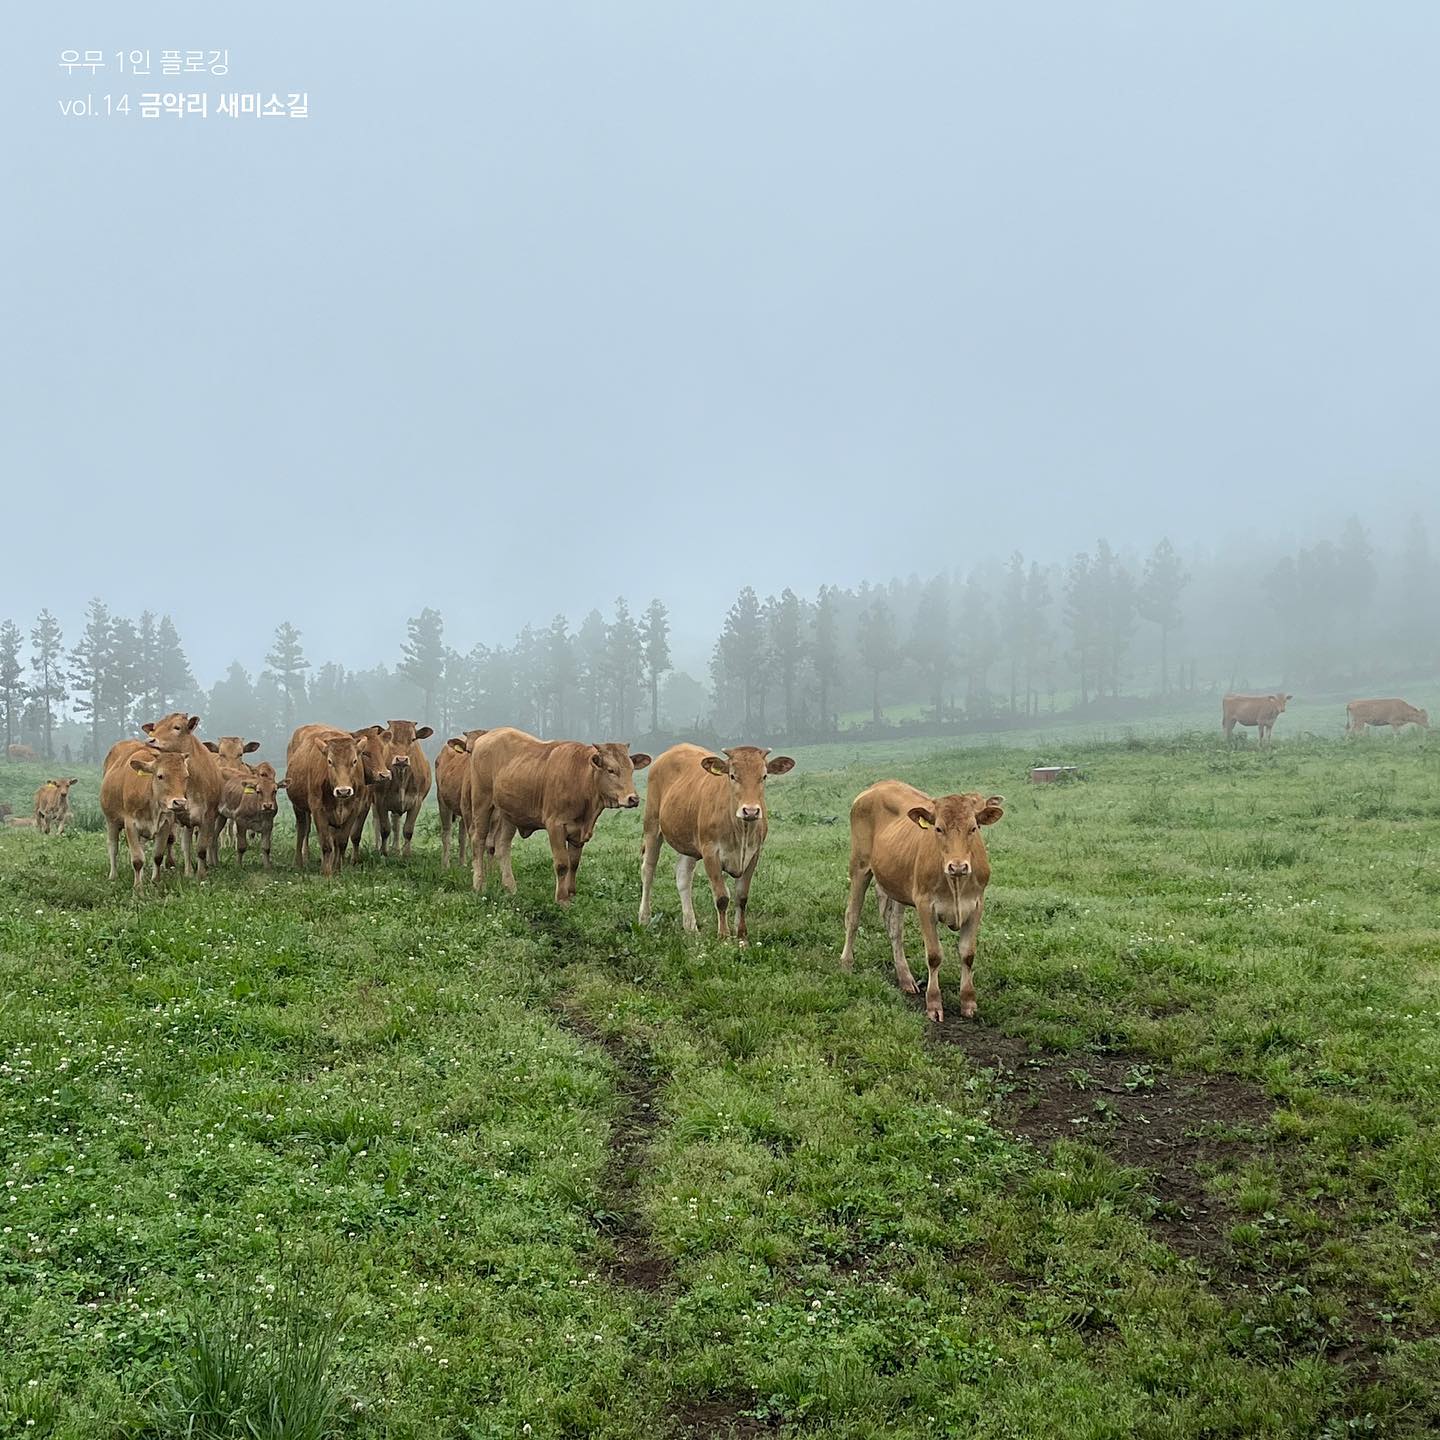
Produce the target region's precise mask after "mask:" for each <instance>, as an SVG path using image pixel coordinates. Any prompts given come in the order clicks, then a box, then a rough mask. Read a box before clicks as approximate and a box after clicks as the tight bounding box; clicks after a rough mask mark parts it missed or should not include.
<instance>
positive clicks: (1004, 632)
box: [1000, 550, 1030, 715]
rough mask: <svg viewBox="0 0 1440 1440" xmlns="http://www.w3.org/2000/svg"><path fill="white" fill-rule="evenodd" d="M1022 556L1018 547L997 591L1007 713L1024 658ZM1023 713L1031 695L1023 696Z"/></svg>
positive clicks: (1012, 710) (1014, 709)
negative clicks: (1007, 675)
mask: <svg viewBox="0 0 1440 1440" xmlns="http://www.w3.org/2000/svg"><path fill="white" fill-rule="evenodd" d="M1028 618H1029V617H1028V615H1027V614H1026V606H1025V557H1024V556H1023V555H1022V554H1021V553H1020V552H1019V551H1018V550H1017V551H1015V553H1014V554H1013V555H1011V557H1010V561H1009V564H1007V565H1006V567H1005V585H1004V588H1003V589H1002V590H1001V592H1000V635H1001V638H1002V639H1003V640H1004V643H1005V655H1006V658H1007V659H1008V660H1009V662H1010V666H1009V668H1010V713H1011V714H1012V715H1014V714H1016V713H1017V705H1018V700H1019V690H1020V674H1021V670H1022V668H1023V666H1024V665H1025V660H1026V653H1025V652H1026V643H1025V642H1026V633H1025V632H1026V622H1027V620H1028ZM1025 713H1026V714H1027V715H1028V714H1029V713H1030V696H1029V692H1028V687H1027V692H1026V696H1025Z"/></svg>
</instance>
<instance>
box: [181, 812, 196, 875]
mask: <svg viewBox="0 0 1440 1440" xmlns="http://www.w3.org/2000/svg"><path fill="white" fill-rule="evenodd" d="M180 858H181V859H182V860H183V861H184V862H185V878H186V879H187V880H188V879H189V878H190V873H191V871H192V870H193V869H194V866H195V830H194V827H193V826H191V825H186V824H183V823H182V824H181V826H180Z"/></svg>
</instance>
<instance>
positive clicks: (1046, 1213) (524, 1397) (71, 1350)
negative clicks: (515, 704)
mask: <svg viewBox="0 0 1440 1440" xmlns="http://www.w3.org/2000/svg"><path fill="white" fill-rule="evenodd" d="M1298 728H1299V727H1298V726H1297V729H1298ZM1034 742H1035V737H1033V736H1031V737H1023V738H1022V739H1021V741H1020V744H1021V745H1022V746H1024V745H1029V746H1031V747H1032V748H1037V747H1035V743H1034ZM1038 748H1040V749H1043V750H1044V751H1045V752H1046V755H1047V756H1049V757H1050V758H1063V759H1065V760H1068V761H1071V762H1073V763H1077V764H1079V765H1080V766H1081V767H1082V770H1083V773H1084V778H1083V780H1081V781H1080V782H1078V783H1074V784H1069V785H1063V786H1049V787H1038V786H1029V785H1027V784H1026V783H1025V773H1026V767H1027V765H1028V763H1029V762H1030V760H1031V759H1032V758H1044V757H1042V756H1040V755H1039V754H1036V755H1035V756H1033V757H1032V755H1031V754H1029V753H1027V750H1026V749H1024V748H1013V747H1012V748H1001V747H968V748H965V749H964V750H959V749H954V748H951V749H948V750H944V751H938V752H937V749H936V746H935V742H929V743H928V744H927V743H926V742H910V743H907V744H905V745H903V746H894V747H874V748H872V749H870V750H865V749H861V748H857V747H855V746H848V747H847V746H832V747H826V748H825V749H824V750H816V751H810V752H802V753H801V755H800V760H801V765H800V768H799V769H798V770H797V772H796V773H795V774H793V775H791V776H788V777H786V778H785V779H783V780H780V781H776V782H773V783H772V786H771V803H772V829H771V838H770V842H769V847H768V849H767V851H766V854H765V857H764V859H763V860H762V862H761V870H760V874H759V877H758V878H757V881H756V884H755V889H754V893H753V896H752V904H751V932H752V944H751V946H750V948H749V949H748V950H746V951H743V952H741V951H738V950H736V949H734V948H732V947H731V946H729V945H727V944H722V943H720V942H718V941H716V940H715V939H714V938H713V937H712V934H711V932H710V926H711V924H712V922H713V914H712V911H711V909H710V904H709V900H708V894H706V893H705V887H704V886H703V884H702V885H700V886H697V908H698V911H699V914H700V918H701V926H702V934H701V935H700V936H699V937H687V936H684V935H683V934H682V933H681V932H680V930H679V926H678V905H677V903H676V900H675V895H674V888H673V883H672V881H671V874H672V872H671V869H670V868H669V867H668V865H664V866H662V869H661V872H660V876H659V878H658V880H657V887H656V897H657V902H658V905H659V912H660V913H659V914H658V915H657V917H656V919H655V921H654V922H653V923H652V924H651V925H650V926H649V927H648V928H647V929H645V930H643V931H642V930H640V929H639V928H637V927H636V925H635V924H634V915H635V909H636V904H637V901H638V875H637V871H638V864H637V861H638V851H639V817H638V816H636V815H631V814H614V815H609V816H606V817H605V818H604V819H603V820H602V822H601V825H600V829H599V834H598V836H597V839H596V841H595V843H594V844H593V845H592V846H591V847H590V849H589V850H588V851H587V853H586V861H585V866H584V868H583V869H582V871H581V875H580V893H579V898H578V900H577V902H576V904H575V906H574V907H573V909H572V910H571V911H570V912H568V913H565V914H561V913H558V912H557V911H556V910H555V909H554V907H553V906H552V905H551V903H550V900H549V896H550V893H551V888H552V883H553V882H552V875H551V871H550V864H549V856H548V852H547V850H546V848H545V847H544V845H543V842H542V841H541V840H540V839H534V840H531V841H530V842H529V843H528V844H526V845H523V846H517V865H516V869H517V874H518V876H519V880H520V893H519V895H518V897H516V898H514V899H511V898H510V897H506V896H503V895H502V894H501V893H500V892H499V890H498V887H497V888H495V889H494V890H493V891H492V893H491V894H490V895H488V896H487V897H485V898H483V899H482V898H478V897H476V896H475V895H473V894H472V893H471V891H470V889H469V877H468V874H467V873H464V872H461V871H458V870H456V871H452V872H451V873H450V874H448V875H442V874H441V872H440V871H439V868H438V844H437V841H436V838H435V816H434V811H433V808H432V809H429V810H427V812H426V817H425V820H424V822H423V827H422V832H421V836H420V841H421V843H420V848H419V850H418V852H417V854H416V856H415V857H414V858H413V859H412V860H411V861H410V862H408V863H396V862H393V861H392V862H387V863H380V862H377V861H376V860H375V859H373V857H372V858H370V859H369V860H368V861H367V863H366V864H365V865H364V867H363V868H362V869H361V870H360V871H358V872H354V871H352V872H347V873H346V874H345V875H344V876H343V877H342V879H341V880H340V881H339V882H337V883H334V884H329V883H326V882H323V881H322V880H321V879H320V878H319V877H318V875H316V874H315V873H314V872H313V871H312V873H311V874H309V875H306V876H297V875H295V874H294V873H293V871H292V870H291V869H290V866H289V851H288V848H287V846H286V845H285V843H284V842H283V841H282V840H281V839H280V836H279V835H278V834H277V857H283V862H282V864H281V865H280V866H279V868H277V870H276V871H275V872H274V874H273V875H270V876H266V875H264V874H263V873H262V872H261V871H260V870H259V868H258V866H257V867H256V868H254V869H253V870H247V873H245V874H244V875H238V874H236V873H235V870H234V867H233V863H232V862H230V861H229V860H227V862H226V864H225V865H224V867H223V868H222V869H221V871H220V872H219V873H218V874H217V875H215V876H214V877H213V878H212V879H211V880H210V881H208V882H206V883H205V884H203V885H202V884H198V883H195V882H189V883H185V882H179V881H170V882H168V883H165V884H162V886H161V887H160V889H159V890H156V891H152V892H149V893H147V896H146V898H145V899H144V900H143V901H142V902H141V903H139V904H136V903H134V902H132V900H131V898H130V893H129V881H128V877H123V876H122V878H121V879H120V880H119V881H117V882H115V883H113V884H111V883H109V882H107V881H106V879H105V876H104V837H103V834H101V833H98V832H97V831H96V830H95V829H77V830H76V832H75V833H72V834H70V835H67V836H65V837H63V838H61V839H58V840H57V839H47V838H45V837H43V836H40V835H37V834H34V833H29V832H25V831H0V1171H3V1191H4V1193H3V1199H0V1212H3V1213H0V1232H3V1233H0V1281H3V1283H0V1431H4V1430H6V1429H7V1427H8V1429H11V1430H14V1431H16V1432H17V1433H24V1434H28V1435H61V1436H86V1437H90V1436H94V1437H102V1436H104V1437H109V1436H117V1435H134V1436H140V1435H151V1436H157V1437H158V1436H170V1435H182V1434H191V1435H197V1436H208V1435H236V1436H240V1435H249V1436H273V1437H279V1436H282V1435H283V1436H294V1437H302V1436H320V1435H324V1434H327V1433H340V1434H354V1435H360V1436H377V1437H378V1436H386V1437H410V1436H414V1437H422V1436H426V1437H429V1436H451V1435H453V1436H467V1437H482V1436H483V1437H489V1436H495V1437H500V1436H505V1437H510V1436H523V1435H530V1436H535V1437H552V1436H576V1437H579V1436H614V1437H622V1436H624V1437H641V1436H644V1437H650V1436H665V1435H677V1436H678V1435H684V1434H687V1433H688V1434H695V1435H726V1434H731V1433H734V1434H737V1435H755V1434H761V1433H770V1432H772V1431H773V1432H775V1433H781V1432H783V1433H789V1434H794V1435H816V1436H819V1435H825V1436H837V1437H839V1436H847V1437H857V1440H858V1437H876V1440H878V1437H881V1436H884V1437H910V1436H914V1437H921V1436H966V1437H969V1436H981V1437H1001V1436H1007V1437H1029V1436H1042V1435H1064V1436H1066V1437H1074V1440H1089V1437H1097V1440H1098V1437H1116V1440H1119V1437H1136V1436H1140V1437H1154V1440H1185V1437H1197V1440H1198V1437H1221V1436H1233V1437H1237V1440H1239V1437H1257V1436H1295V1437H1299V1436H1325V1437H1340V1436H1351V1435H1404V1436H1421V1435H1429V1434H1433V1433H1435V1431H1436V1430H1437V1428H1440V1339H1437V1334H1440V1282H1437V1279H1436V1271H1435V1265H1434V1257H1435V1254H1436V1247H1437V1245H1440V1237H1437V1214H1436V1201H1437V1195H1440V1130H1437V1122H1440V1070H1437V1065H1440V1038H1437V1025H1440V930H1437V912H1440V742H1434V741H1428V740H1426V739H1424V738H1421V737H1418V736H1412V737H1408V738H1406V739H1403V740H1401V741H1400V742H1398V743H1396V742H1393V741H1391V740H1390V739H1389V737H1384V738H1376V739H1373V740H1370V741H1368V742H1365V743H1361V744H1346V743H1344V742H1342V741H1339V740H1318V739H1292V740H1283V741H1281V743H1277V744H1276V745H1275V746H1274V747H1273V748H1270V749H1265V750H1262V749H1260V748H1259V747H1257V746H1255V745H1253V744H1251V745H1244V746H1238V747H1236V748H1234V749H1227V748H1226V747H1225V746H1224V745H1223V743H1222V742H1221V741H1220V739H1219V737H1218V735H1206V736H1203V737H1199V736H1196V737H1189V738H1177V739H1170V740H1162V739H1139V738H1137V739H1134V740H1132V741H1130V742H1129V743H1112V744H1105V745H1102V744H1094V743H1078V742H1074V741H1073V740H1072V741H1071V742H1069V743H1068V744H1067V745H1066V746H1065V753H1064V754H1063V755H1059V756H1057V755H1051V751H1052V748H1053V747H1052V746H1050V745H1048V744H1047V745H1044V746H1042V747H1038ZM887 773H889V774H898V775H900V776H902V777H903V778H906V779H908V780H911V781H913V782H914V783H917V784H919V785H921V786H922V787H925V788H928V789H931V790H932V791H936V792H943V791H945V790H948V789H954V788H967V789H968V788H975V789H983V790H985V791H987V792H988V791H998V792H1000V793H1003V794H1005V795H1006V796H1008V797H1009V799H1008V803H1007V807H1006V808H1007V813H1006V816H1005V818H1004V819H1003V820H1002V821H1001V823H1000V824H999V825H998V826H996V827H995V828H994V829H993V830H992V831H991V832H989V837H988V838H989V841H990V851H991V859H992V865H993V870H994V878H993V881H992V884H991V889H990V903H989V907H988V912H987V917H986V921H985V928H984V931H983V933H982V936H981V942H980V955H979V961H978V964H977V967H976V984H977V988H978V991H979V1000H980V1012H981V1019H980V1021H979V1022H978V1023H973V1022H970V1023H967V1022H961V1021H960V1020H958V1019H950V1020H947V1021H946V1023H945V1025H944V1026H943V1027H933V1026H930V1027H927V1025H926V1023H925V1021H924V1019H923V1016H922V1015H921V1013H920V1012H919V1010H918V1008H917V1006H916V1005H915V1003H913V1002H909V1001H906V1000H904V999H903V998H902V997H901V996H900V995H899V994H898V993H897V992H896V990H895V988H894V983H893V972H892V970H891V966H890V963H889V950H888V943H887V942H886V940H885V938H884V935H883V931H882V930H881V928H880V925H879V922H878V916H877V915H876V912H875V910H874V905H873V900H872V901H871V902H870V903H869V905H868V906H867V911H866V922H865V925H864V927H863V929H862V932H861V936H860V941H859V945H858V951H857V965H856V970H855V973H854V974H853V975H852V976H846V975H842V974H841V973H840V972H839V970H838V967H837V957H838V954H839V949H840V941H841V919H842V911H843V906H844V896H845V858H846V847H847V834H846V826H845V820H844V817H845V815H846V811H847V807H848V803H849V800H850V798H851V797H852V796H853V795H854V793H855V792H856V791H857V790H859V789H860V788H861V787H862V786H863V785H864V784H866V783H868V782H869V781H870V780H872V779H874V778H876V777H877V776H878V775H880V774H887ZM38 778H41V777H40V776H39V774H38V772H33V771H31V770H30V769H29V767H15V766H12V767H4V766H0V799H6V800H9V801H10V803H12V804H14V805H15V807H16V810H17V812H18V813H24V805H25V804H27V803H28V799H29V795H30V793H31V792H32V791H33V789H34V784H35V783H36V780H37V779H38ZM94 794H95V790H94V786H93V784H92V785H88V786H85V787H82V789H81V791H80V792H78V793H77V797H76V798H77V804H78V805H79V806H80V807H81V809H82V819H83V811H84V807H85V806H87V805H89V806H93V803H94ZM17 796H18V797H20V798H19V799H18V800H17V798H16V797H17ZM288 836H289V831H288V829H287V831H286V839H288ZM909 933H910V936H911V942H912V952H911V953H912V956H914V955H916V954H918V953H919V951H918V936H917V933H916V929H915V926H914V922H913V920H912V921H911V922H910V931H909ZM947 956H948V962H947V965H946V967H945V969H944V970H942V982H945V981H948V982H949V993H950V994H951V995H954V994H955V993H957V992H958V983H959V976H958V966H957V965H956V964H955V963H954V959H953V956H954V950H953V946H947ZM912 963H913V960H912ZM247 1427H248V1428H247Z"/></svg>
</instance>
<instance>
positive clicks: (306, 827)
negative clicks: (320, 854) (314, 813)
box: [295, 810, 310, 870]
mask: <svg viewBox="0 0 1440 1440" xmlns="http://www.w3.org/2000/svg"><path fill="white" fill-rule="evenodd" d="M309 860H310V812H309V811H308V810H296V812H295V868H296V869H297V870H303V869H304V868H305V866H306V865H307V864H308V863H309Z"/></svg>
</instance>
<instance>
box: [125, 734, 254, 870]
mask: <svg viewBox="0 0 1440 1440" xmlns="http://www.w3.org/2000/svg"><path fill="white" fill-rule="evenodd" d="M199 723H200V717H199V716H198V715H187V714H186V713H185V712H184V711H183V710H176V711H174V712H172V713H171V714H169V715H166V716H163V717H162V718H161V719H159V720H152V721H149V722H148V723H147V724H144V725H142V726H141V727H140V728H141V729H142V730H143V731H144V732H145V733H146V734H147V735H148V736H149V737H150V738H149V739H148V740H118V741H116V743H115V744H114V745H112V746H111V747H110V753H109V754H108V755H106V757H105V769H106V770H107V771H108V770H109V769H110V767H111V765H113V764H114V763H115V762H116V761H117V760H119V759H122V758H124V759H128V758H129V757H130V756H131V755H133V754H134V753H135V751H136V750H137V749H147V748H148V749H150V750H163V751H165V752H166V753H167V754H174V755H184V756H185V758H186V760H187V761H188V762H189V778H188V779H187V781H186V784H185V817H184V818H183V819H182V820H181V821H180V822H179V824H178V826H177V827H176V828H177V829H178V831H179V834H180V839H181V842H182V847H183V850H184V855H185V873H186V874H187V875H188V874H189V873H190V868H191V865H192V864H194V865H195V867H196V871H197V873H198V874H199V876H200V878H201V879H202V880H203V879H204V878H205V876H206V874H207V873H208V867H209V864H210V863H211V862H213V861H214V860H216V859H217V858H218V857H217V854H216V850H215V842H216V839H217V837H218V836H219V833H220V791H221V789H222V787H223V785H224V783H225V777H224V774H223V772H222V771H221V769H220V762H219V760H217V759H216V757H215V756H214V755H213V754H212V753H211V752H210V751H209V750H208V749H206V747H205V745H204V743H203V742H201V741H200V740H197V739H196V738H195V727H196V726H197V725H199ZM197 850H198V860H197V858H196V857H197Z"/></svg>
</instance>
